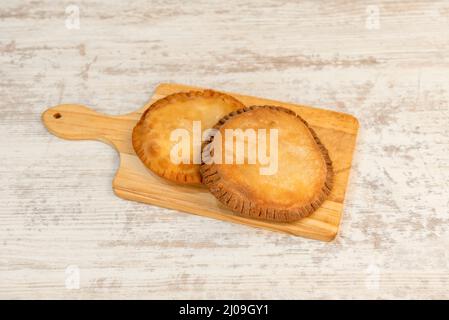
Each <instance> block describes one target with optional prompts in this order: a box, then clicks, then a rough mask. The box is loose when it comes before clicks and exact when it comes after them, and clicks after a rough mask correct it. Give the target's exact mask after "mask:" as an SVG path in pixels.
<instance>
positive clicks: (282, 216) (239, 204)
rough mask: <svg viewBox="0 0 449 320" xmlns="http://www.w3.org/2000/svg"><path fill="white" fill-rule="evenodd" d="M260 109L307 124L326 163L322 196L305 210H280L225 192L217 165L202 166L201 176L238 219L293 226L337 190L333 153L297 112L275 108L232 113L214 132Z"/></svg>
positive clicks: (204, 145)
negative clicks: (254, 219) (283, 223)
mask: <svg viewBox="0 0 449 320" xmlns="http://www.w3.org/2000/svg"><path fill="white" fill-rule="evenodd" d="M257 108H268V109H271V110H276V111H280V112H286V113H288V114H291V115H294V116H296V117H297V118H298V119H300V120H301V121H302V122H303V123H304V125H305V126H306V127H307V129H309V132H310V133H311V135H312V137H313V139H314V140H315V143H316V144H317V146H318V148H319V150H320V152H321V154H322V156H323V158H324V161H325V163H326V169H327V171H326V180H325V182H324V185H323V187H322V189H321V190H320V192H319V193H318V194H317V195H316V196H315V198H314V199H313V200H312V201H311V202H309V203H308V204H306V205H304V206H302V207H299V208H294V209H276V208H272V207H266V206H260V205H257V204H256V203H254V202H252V201H251V200H249V199H247V198H245V197H243V196H241V195H240V194H239V193H238V192H235V191H233V190H229V189H228V190H225V187H224V185H223V184H224V183H225V182H224V181H222V180H225V179H223V178H222V177H221V176H220V174H219V172H218V171H217V169H216V168H215V164H206V163H204V162H202V163H201V167H200V173H201V177H202V182H203V183H204V184H205V185H206V186H207V187H208V188H209V191H210V192H211V193H212V194H213V195H214V196H215V197H216V198H217V199H218V200H219V201H220V202H221V203H223V204H224V205H225V206H226V207H228V208H229V209H231V210H232V211H234V212H235V213H237V214H238V215H241V216H245V217H250V218H258V219H265V220H275V221H279V222H291V221H296V220H299V219H302V218H304V217H307V216H309V215H311V214H312V213H313V212H314V211H315V210H316V209H318V208H319V207H320V206H321V204H322V203H323V202H324V200H326V198H327V197H328V195H329V194H330V192H331V189H332V186H333V167H332V161H331V159H330V157H329V152H328V151H327V149H326V147H325V146H324V145H323V144H322V142H321V140H320V139H319V138H318V136H317V134H316V132H315V131H314V130H313V129H312V128H311V127H310V126H309V124H308V123H307V121H306V120H304V119H303V118H302V117H301V116H299V115H298V114H296V113H295V112H294V111H292V110H290V109H287V108H284V107H280V106H271V105H262V106H250V107H245V108H242V109H239V110H236V111H233V112H231V113H229V114H228V115H226V116H224V117H223V118H221V119H220V120H219V121H218V122H217V124H216V125H215V126H214V127H213V128H214V129H217V130H219V129H220V128H221V127H222V126H223V125H224V124H225V123H226V122H227V121H228V120H230V119H232V118H233V117H234V116H236V115H238V114H241V113H244V112H248V111H251V110H255V109H257ZM212 141H213V137H211V138H210V139H209V141H207V142H206V143H204V144H203V148H205V147H206V146H207V145H208V144H209V143H212Z"/></svg>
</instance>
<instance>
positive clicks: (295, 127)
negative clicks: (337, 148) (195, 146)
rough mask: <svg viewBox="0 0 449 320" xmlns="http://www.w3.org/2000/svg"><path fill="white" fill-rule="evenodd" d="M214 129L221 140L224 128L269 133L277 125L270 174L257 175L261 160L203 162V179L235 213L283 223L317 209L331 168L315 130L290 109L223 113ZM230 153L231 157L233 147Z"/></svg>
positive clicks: (327, 189) (329, 184) (328, 188)
mask: <svg viewBox="0 0 449 320" xmlns="http://www.w3.org/2000/svg"><path fill="white" fill-rule="evenodd" d="M214 128H215V129H217V130H219V131H220V133H221V136H222V140H223V141H224V140H225V139H223V137H225V134H224V132H225V130H226V129H236V128H241V129H243V130H245V129H246V128H253V129H255V130H257V129H263V128H265V129H267V132H268V129H269V128H276V129H278V132H279V138H278V170H277V172H276V173H275V174H273V175H265V176H264V175H261V174H260V171H259V170H258V169H260V167H261V164H260V162H259V161H258V162H257V163H256V164H247V163H246V161H245V163H244V164H225V163H224V162H222V163H221V164H217V163H209V164H206V163H204V162H203V163H202V164H201V170H200V171H201V175H202V177H203V183H204V184H206V185H207V187H208V188H209V190H210V192H211V193H212V194H213V195H214V196H215V197H216V198H217V199H218V200H219V201H220V202H222V203H223V204H224V205H225V206H226V207H228V208H229V209H231V210H233V211H234V212H236V213H237V214H239V215H241V216H246V217H252V218H259V219H267V220H276V221H283V222H288V221H294V220H299V219H301V218H303V217H306V216H308V215H310V214H311V213H313V212H314V211H315V210H316V209H318V208H319V207H320V206H321V204H322V203H323V201H324V200H325V199H326V197H327V196H328V195H329V193H330V191H331V188H332V183H333V170H332V162H331V160H330V158H329V154H328V151H327V149H326V148H325V147H324V145H323V144H322V143H321V141H320V139H319V138H318V136H317V135H316V133H315V131H314V130H313V129H312V128H310V127H309V125H308V124H307V122H306V121H305V120H304V119H302V118H301V117H300V116H299V115H297V114H296V113H295V112H293V111H292V110H290V109H286V108H283V107H277V106H252V107H247V108H243V109H240V110H237V111H234V112H231V113H230V114H228V115H227V116H225V117H223V118H222V119H221V120H220V121H219V122H218V123H217V124H216V125H215V127H214ZM213 139H214V137H212V138H211V139H210V140H209V141H208V142H207V143H205V145H204V146H203V149H204V148H206V147H207V145H208V144H210V143H212V142H213ZM222 146H224V142H223V145H222ZM246 150H248V148H247V145H245V152H246ZM233 152H234V156H235V148H234V150H233Z"/></svg>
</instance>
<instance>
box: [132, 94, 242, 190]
mask: <svg viewBox="0 0 449 320" xmlns="http://www.w3.org/2000/svg"><path fill="white" fill-rule="evenodd" d="M196 97H203V98H217V97H222V98H224V99H225V100H226V101H228V102H229V103H230V104H234V105H235V106H237V107H244V106H245V105H244V104H243V103H242V102H240V101H239V100H237V99H236V98H234V97H233V96H231V95H228V94H225V93H222V92H218V91H215V90H210V89H205V90H191V91H185V92H176V93H172V94H169V95H167V96H166V97H164V98H161V99H159V100H156V101H155V102H153V103H152V104H151V105H150V106H149V107H148V108H147V109H146V110H145V111H144V112H143V113H142V116H141V117H140V119H139V121H138V122H137V124H136V125H135V126H134V128H133V132H132V138H131V140H132V145H133V149H134V152H135V153H136V154H137V156H138V158H139V159H140V161H141V162H142V163H143V164H144V165H145V167H146V168H148V169H149V170H151V171H152V172H154V173H155V174H157V175H158V176H160V177H162V178H165V179H168V180H170V181H173V182H176V183H179V184H187V185H202V182H201V180H202V178H201V175H200V174H185V173H183V172H181V171H179V170H164V171H163V172H161V170H157V168H155V167H154V166H152V165H151V158H150V157H149V156H148V155H147V154H146V152H145V150H144V149H143V144H142V142H143V141H142V139H139V133H138V131H139V130H140V129H141V127H142V125H143V123H144V122H145V119H146V117H147V116H148V115H149V114H150V113H151V112H152V111H155V110H156V109H158V108H162V107H164V106H166V105H168V104H170V103H173V102H175V101H187V100H189V99H192V98H196Z"/></svg>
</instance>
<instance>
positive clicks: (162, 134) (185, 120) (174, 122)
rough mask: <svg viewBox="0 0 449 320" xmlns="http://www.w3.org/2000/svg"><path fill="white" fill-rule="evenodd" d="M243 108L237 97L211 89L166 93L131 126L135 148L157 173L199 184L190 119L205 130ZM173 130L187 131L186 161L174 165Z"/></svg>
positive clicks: (138, 154) (144, 161) (198, 166)
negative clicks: (188, 153)
mask: <svg viewBox="0 0 449 320" xmlns="http://www.w3.org/2000/svg"><path fill="white" fill-rule="evenodd" d="M243 107H244V105H243V104H242V103H241V102H240V101H238V100H237V99H235V98H233V97H231V96H229V95H226V94H224V93H220V92H216V91H212V90H204V91H189V92H180V93H175V94H171V95H168V96H166V97H165V98H163V99H160V100H157V101H156V102H154V103H153V104H152V105H151V106H150V107H148V109H147V110H145V112H144V113H143V115H142V117H141V118H140V121H139V122H138V123H137V125H136V126H135V127H134V130H133V133H132V144H133V147H134V150H135V152H136V154H137V156H138V157H139V158H140V160H141V161H142V162H143V164H144V165H145V166H146V167H147V168H149V169H150V170H151V171H153V172H154V173H156V174H157V175H159V176H161V177H164V178H166V179H168V180H171V181H174V182H177V183H181V184H193V185H201V175H200V172H199V168H200V164H199V163H197V164H195V163H194V162H193V142H192V139H193V138H192V126H193V122H194V121H201V130H206V129H208V128H211V127H212V126H213V125H214V124H215V123H216V122H217V121H218V120H219V119H220V118H221V117H223V116H224V115H226V114H228V113H230V112H232V111H234V110H237V109H240V108H243ZM176 129H185V130H187V131H188V132H189V133H190V148H191V150H190V151H191V152H190V162H189V163H179V164H175V163H173V162H172V161H171V159H170V151H171V149H172V147H173V146H174V145H175V144H176V141H172V140H171V139H170V135H171V133H172V132H173V130H176Z"/></svg>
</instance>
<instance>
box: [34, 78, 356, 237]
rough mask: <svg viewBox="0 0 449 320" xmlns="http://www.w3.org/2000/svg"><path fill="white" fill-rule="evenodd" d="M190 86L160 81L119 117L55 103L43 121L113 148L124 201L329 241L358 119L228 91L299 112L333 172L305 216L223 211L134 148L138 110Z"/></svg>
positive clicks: (257, 102)
mask: <svg viewBox="0 0 449 320" xmlns="http://www.w3.org/2000/svg"><path fill="white" fill-rule="evenodd" d="M194 89H202V88H198V87H191V86H185V85H179V84H161V85H159V86H157V88H156V89H155V92H154V95H153V97H152V98H151V100H150V101H149V102H148V103H147V104H146V105H145V106H144V107H142V108H141V109H139V110H138V111H136V112H133V113H130V114H127V115H124V116H114V117H110V116H105V115H101V114H98V113H96V112H95V111H93V110H91V109H89V108H87V107H84V106H80V105H59V106H55V107H53V108H50V109H48V110H46V111H45V112H44V114H43V116H42V119H43V122H44V124H45V126H46V127H47V128H48V129H49V131H50V132H52V133H54V134H55V135H57V136H59V137H61V138H65V139H72V140H77V139H78V140H79V139H94V140H100V141H104V142H106V143H109V144H111V145H112V146H114V147H115V148H116V149H117V151H118V152H119V154H120V166H119V168H118V172H117V174H116V176H115V178H114V181H113V188H114V191H115V193H116V194H117V195H118V196H120V197H122V198H124V199H128V200H134V201H140V202H144V203H148V204H153V205H158V206H162V207H166V208H170V209H176V210H181V211H185V212H190V213H193V214H198V215H203V216H206V217H210V218H215V219H220V220H224V221H230V222H237V223H241V224H246V225H249V226H254V227H261V228H265V229H270V230H275V231H281V232H286V233H289V234H292V235H296V236H303V237H308V238H312V239H318V240H324V241H330V240H332V239H333V238H334V237H335V236H336V234H337V232H338V228H339V224H340V219H341V215H342V211H343V201H344V196H345V192H346V185H347V182H348V176H349V172H350V168H351V161H352V155H353V151H354V146H355V141H356V136H357V131H358V121H357V119H356V118H354V117H353V116H351V115H348V114H344V113H341V112H334V111H328V110H322V109H317V108H312V107H307V106H302V105H295V104H289V103H284V102H278V101H272V100H267V99H263V98H256V97H250V96H245V95H241V94H234V93H231V94H232V95H233V96H235V97H236V98H238V99H239V100H240V101H242V102H243V103H244V104H245V105H246V106H251V105H275V106H283V107H286V108H290V109H292V110H294V111H295V112H297V113H298V114H299V115H301V116H302V117H303V118H304V119H305V120H306V121H308V123H309V124H310V125H311V126H312V127H313V129H315V131H316V132H317V134H318V136H319V137H320V139H321V141H322V142H323V144H324V145H325V146H326V147H327V149H328V151H329V156H330V158H331V160H332V162H333V167H334V172H335V175H334V185H333V188H332V191H331V194H330V195H329V197H328V199H326V201H325V202H324V203H323V204H322V205H321V207H320V208H318V209H317V210H316V211H315V212H314V213H313V214H312V215H310V216H309V217H306V218H303V219H301V220H298V221H294V222H288V223H287V222H274V221H266V220H258V219H251V218H245V217H240V216H237V215H235V214H233V213H232V212H231V211H230V210H228V209H226V208H225V207H224V206H223V205H221V204H220V203H219V202H218V201H217V199H216V198H215V197H214V196H213V195H212V194H210V193H209V192H208V190H207V189H206V188H204V187H203V188H202V187H192V186H183V185H178V184H175V183H172V182H169V181H166V180H165V179H163V178H160V177H158V176H157V175H155V174H153V173H152V172H150V171H149V170H147V169H146V168H145V166H144V165H143V164H142V163H141V161H140V160H139V158H138V157H137V155H136V154H135V152H134V150H133V147H132V142H131V133H132V130H133V128H134V126H135V125H136V123H137V121H138V120H139V119H140V116H141V114H142V112H143V111H144V110H146V108H148V107H149V106H150V105H151V103H153V102H154V101H156V100H158V99H161V98H163V97H165V96H167V95H169V94H172V93H176V92H181V91H189V90H194Z"/></svg>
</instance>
